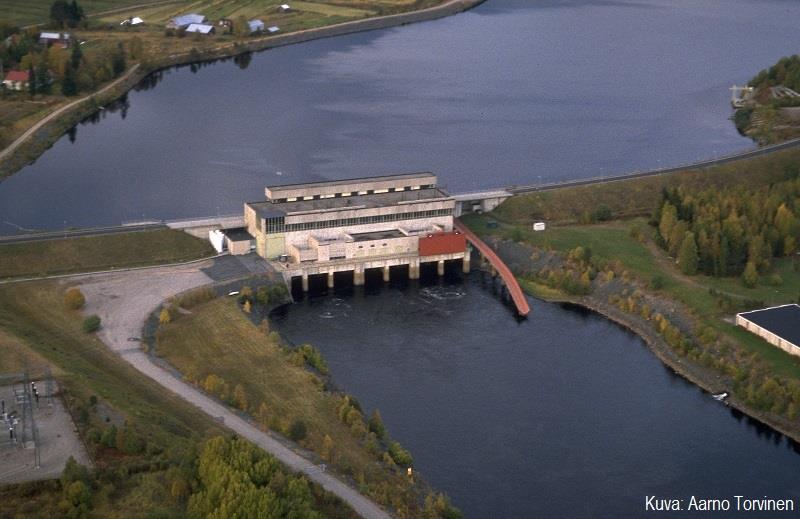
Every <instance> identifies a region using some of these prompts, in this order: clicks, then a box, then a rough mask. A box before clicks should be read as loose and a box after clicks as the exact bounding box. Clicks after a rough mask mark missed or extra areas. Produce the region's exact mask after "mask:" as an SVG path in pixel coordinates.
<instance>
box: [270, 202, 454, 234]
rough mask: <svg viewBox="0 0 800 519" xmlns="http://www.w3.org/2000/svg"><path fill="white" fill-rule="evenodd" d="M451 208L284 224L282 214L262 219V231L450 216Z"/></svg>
mask: <svg viewBox="0 0 800 519" xmlns="http://www.w3.org/2000/svg"><path fill="white" fill-rule="evenodd" d="M452 214H453V209H452V208H447V209H432V210H429V211H414V212H410V213H392V214H381V215H376V216H362V217H360V218H342V219H339V220H320V221H316V222H304V223H290V224H288V225H287V224H286V223H285V221H284V218H283V217H282V216H280V217H277V218H267V219H265V220H263V222H264V224H263V226H262V227H263V229H262V230H263V231H264V232H265V233H267V234H275V233H281V232H292V231H308V230H312V229H330V228H331V227H349V226H353V225H366V224H372V223H383V222H396V221H399V220H414V219H418V218H433V217H436V216H451V215H452Z"/></svg>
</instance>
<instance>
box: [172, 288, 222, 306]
mask: <svg viewBox="0 0 800 519" xmlns="http://www.w3.org/2000/svg"><path fill="white" fill-rule="evenodd" d="M216 297H217V294H215V293H214V290H212V289H211V288H209V287H203V288H197V289H195V290H190V291H188V292H186V293H185V294H182V295H180V296H178V298H177V301H176V303H177V304H175V305H174V306H176V307H177V306H180V307H183V308H187V309H188V308H192V307H194V306H197V305H199V304H202V303H206V302H208V301H211V300H213V299H215V298H216Z"/></svg>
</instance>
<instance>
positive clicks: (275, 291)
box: [269, 284, 289, 305]
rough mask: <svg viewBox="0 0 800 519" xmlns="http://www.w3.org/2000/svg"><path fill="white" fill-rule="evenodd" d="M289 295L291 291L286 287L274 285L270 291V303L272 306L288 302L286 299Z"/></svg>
mask: <svg viewBox="0 0 800 519" xmlns="http://www.w3.org/2000/svg"><path fill="white" fill-rule="evenodd" d="M288 295H289V291H288V290H286V285H283V284H277V285H272V288H270V289H269V302H270V304H273V305H274V304H277V303H282V302H284V301H285V300H286V297H287V296H288Z"/></svg>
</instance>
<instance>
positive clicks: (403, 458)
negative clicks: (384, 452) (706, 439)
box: [389, 441, 414, 467]
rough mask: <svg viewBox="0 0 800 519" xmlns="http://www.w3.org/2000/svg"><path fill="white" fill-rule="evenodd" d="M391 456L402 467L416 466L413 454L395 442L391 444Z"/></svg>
mask: <svg viewBox="0 0 800 519" xmlns="http://www.w3.org/2000/svg"><path fill="white" fill-rule="evenodd" d="M389 456H391V457H392V460H393V461H394V462H395V463H396V464H398V465H400V466H401V467H410V466H412V465H413V464H414V459H413V458H412V457H411V453H409V452H408V451H407V450H405V449H404V448H403V447H402V446H400V444H399V443H397V442H395V441H393V442H390V443H389Z"/></svg>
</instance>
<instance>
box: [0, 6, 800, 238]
mask: <svg viewBox="0 0 800 519" xmlns="http://www.w3.org/2000/svg"><path fill="white" fill-rule="evenodd" d="M798 19H800V2H796V1H793V0H725V1H723V0H639V1H623V0H619V1H596V2H592V1H580V0H572V1H570V0H560V1H559V0H541V1H529V0H490V1H488V2H487V3H485V4H484V5H482V6H480V7H478V8H477V9H474V10H472V11H470V12H467V13H464V14H460V15H457V16H453V17H449V18H446V19H443V20H437V21H433V22H429V23H423V24H416V25H410V26H406V27H400V28H395V29H389V30H384V31H379V32H371V33H364V34H356V35H351V36H345V37H341V38H334V39H326V40H319V41H315V42H310V43H306V44H303V45H299V46H293V47H285V48H281V49H274V50H270V51H267V52H262V53H259V54H256V55H254V56H253V57H252V60H251V61H250V62H249V66H247V67H246V68H245V69H243V68H241V67H244V66H245V65H247V63H244V62H242V61H241V60H238V61H239V62H238V63H235V62H234V61H232V60H231V61H227V62H224V63H217V64H214V65H211V66H206V67H201V68H199V69H198V68H197V67H194V68H190V67H183V68H180V69H177V70H172V71H170V72H168V73H166V74H163V81H161V82H160V83H159V84H158V85H157V86H156V87H155V88H152V89H147V90H140V91H134V92H131V93H130V95H129V96H128V99H127V103H126V108H125V110H119V111H115V112H113V113H111V112H110V111H107V113H106V114H104V115H105V116H104V117H102V118H101V119H100V120H99V121H98V122H97V124H90V123H87V124H82V125H80V126H79V127H78V128H77V132H76V133H75V134H73V136H72V137H73V139H71V138H69V137H67V136H65V137H64V138H62V139H61V140H60V141H59V142H58V143H56V145H55V146H54V147H53V148H52V149H51V150H49V151H48V152H46V153H45V154H44V155H43V156H42V157H41V158H40V159H39V160H37V162H36V163H35V164H33V165H31V166H28V167H27V168H25V169H24V170H22V171H21V172H20V173H18V174H16V175H15V176H14V177H12V178H11V179H9V180H7V181H5V182H3V183H0V232H4V233H9V232H14V230H15V225H16V226H22V227H25V228H61V227H63V226H76V227H77V226H87V225H97V224H119V223H120V222H121V221H123V220H141V219H148V218H157V219H162V218H175V217H189V216H198V215H208V214H214V213H216V212H220V213H230V212H238V211H240V210H241V205H242V202H243V201H244V200H254V199H259V198H262V197H263V187H264V186H265V185H266V184H269V183H275V182H282V181H307V180H317V179H323V178H324V179H336V178H345V177H353V176H360V175H369V174H378V173H392V172H405V171H414V170H432V171H435V172H437V173H438V174H439V175H440V177H441V179H442V181H443V183H444V184H446V186H447V187H448V188H449V189H450V190H452V191H467V190H472V189H478V188H488V187H494V186H502V185H509V184H531V183H538V182H540V181H541V182H546V181H554V180H562V179H574V178H585V177H590V176H597V175H604V174H610V173H620V172H627V171H633V170H637V169H646V168H651V167H657V166H666V165H676V164H679V163H683V162H687V161H693V160H697V159H702V158H709V157H713V156H715V155H720V154H724V153H729V152H733V151H738V150H742V149H745V148H748V147H750V146H752V145H751V143H750V142H749V140H747V139H744V138H742V137H741V136H739V135H738V134H737V133H736V131H735V129H734V127H733V125H732V124H731V123H730V121H728V117H729V116H730V114H731V109H730V106H729V97H730V94H729V91H728V88H729V87H730V85H731V84H733V83H740V84H741V83H742V82H744V81H746V80H747V79H748V78H749V77H751V76H753V75H754V74H755V73H756V72H757V71H758V70H759V69H761V68H763V67H765V66H768V65H769V64H771V63H773V62H774V61H775V60H776V59H777V58H779V57H780V56H782V55H784V54H789V53H791V52H794V51H796V50H797V49H798V47H799V45H798V43H800V32H798V31H797V23H796V22H797V20H798ZM73 140H74V142H73Z"/></svg>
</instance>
